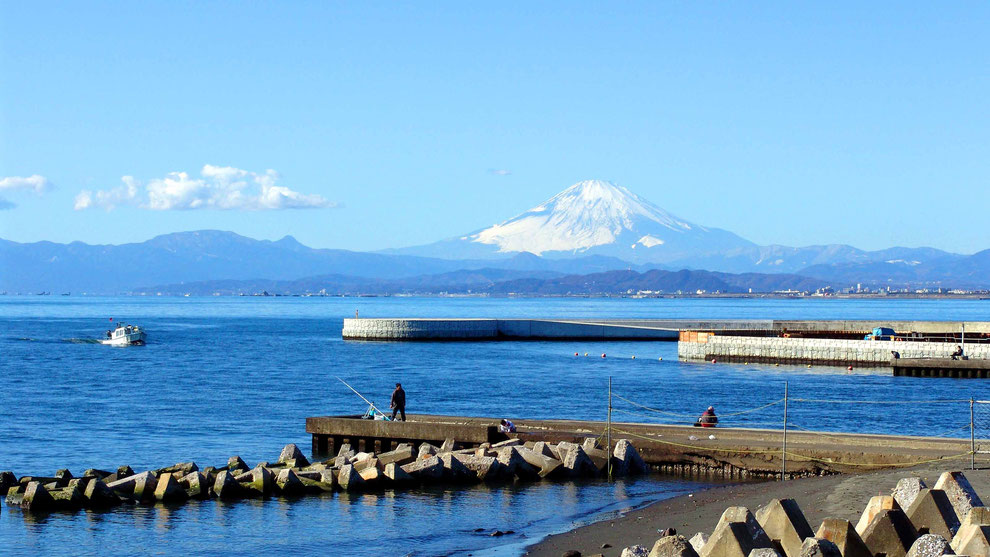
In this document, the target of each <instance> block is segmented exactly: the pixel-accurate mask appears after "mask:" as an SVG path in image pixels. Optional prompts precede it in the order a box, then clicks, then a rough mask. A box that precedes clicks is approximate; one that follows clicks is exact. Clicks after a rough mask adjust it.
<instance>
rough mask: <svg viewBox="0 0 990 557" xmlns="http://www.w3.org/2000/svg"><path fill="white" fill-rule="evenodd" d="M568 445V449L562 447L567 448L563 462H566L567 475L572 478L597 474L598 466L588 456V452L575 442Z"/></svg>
mask: <svg viewBox="0 0 990 557" xmlns="http://www.w3.org/2000/svg"><path fill="white" fill-rule="evenodd" d="M561 445H563V443H561ZM568 445H569V446H568V447H567V448H566V449H561V451H565V450H566V452H565V453H564V455H563V456H564V458H563V459H562V460H561V462H563V463H564V470H566V471H567V475H569V476H570V477H572V478H579V477H583V476H594V475H597V474H598V468H596V467H595V463H594V462H593V461H592V460H591V457H589V456H588V453H586V452H584V449H582V448H581V445H576V444H574V443H569V444H568Z"/></svg>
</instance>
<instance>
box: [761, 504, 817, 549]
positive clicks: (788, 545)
mask: <svg viewBox="0 0 990 557" xmlns="http://www.w3.org/2000/svg"><path fill="white" fill-rule="evenodd" d="M756 520H757V522H759V523H760V526H762V527H763V530H764V531H765V532H766V535H767V536H769V537H770V539H771V540H772V541H773V542H774V543H775V544H777V545H778V546H779V547H780V548H781V549H783V550H784V553H785V554H786V555H787V557H799V556H800V555H801V546H802V544H803V543H804V540H805V538H811V537H814V535H815V533H814V531H813V530H812V529H811V525H809V524H808V520H807V519H806V518H805V517H804V513H803V512H801V507H799V506H798V504H797V501H795V500H794V499H773V500H771V501H770V503H768V504H767V505H766V506H765V507H763V508H761V509H759V510H757V511H756Z"/></svg>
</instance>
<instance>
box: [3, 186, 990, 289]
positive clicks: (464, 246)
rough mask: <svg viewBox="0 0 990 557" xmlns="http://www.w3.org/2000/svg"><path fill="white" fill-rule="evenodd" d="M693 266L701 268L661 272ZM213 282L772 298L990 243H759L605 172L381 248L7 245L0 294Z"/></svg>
mask: <svg viewBox="0 0 990 557" xmlns="http://www.w3.org/2000/svg"><path fill="white" fill-rule="evenodd" d="M685 269H687V270H695V271H683V272H681V273H677V272H675V273H661V272H659V271H682V270H685ZM613 271H623V272H625V274H622V273H619V274H615V273H612V272H613ZM700 271H709V272H708V273H704V272H700ZM630 273H631V274H630ZM583 275H587V276H584V277H582V276H583ZM305 277H308V278H305ZM602 281H604V282H602ZM199 283H201V284H199ZM207 283H209V285H210V288H219V287H221V286H222V285H224V284H226V286H225V287H223V288H228V287H229V288H230V289H231V291H234V290H235V289H240V290H238V291H244V290H243V289H244V288H248V287H249V286H251V285H254V286H262V285H265V284H267V285H269V286H272V288H270V289H269V288H264V287H262V288H260V290H266V289H268V290H278V289H279V288H284V287H286V285H294V287H298V288H307V289H308V288H310V287H312V286H315V285H316V284H319V283H322V284H324V285H330V286H331V287H332V289H336V290H337V291H339V292H369V288H370V287H371V285H375V287H374V288H370V290H377V292H378V293H380V292H386V291H393V292H439V291H444V290H450V291H466V290H472V291H480V290H484V291H486V292H491V293H501V292H510V291H512V292H516V291H519V290H520V289H522V290H527V291H528V292H530V293H548V294H549V293H553V294H559V293H565V292H571V293H590V292H591V291H593V290H594V289H595V288H599V287H600V286H599V285H600V284H607V285H609V286H608V287H609V288H612V289H613V290H610V291H611V292H625V291H626V290H630V289H631V290H664V291H667V292H672V291H677V290H682V291H694V290H698V289H703V290H708V291H714V290H719V291H722V292H735V291H748V289H749V288H753V290H754V292H767V291H773V290H781V289H788V288H793V289H802V290H803V289H812V287H813V286H814V287H817V286H815V285H824V284H830V285H832V286H834V287H837V288H840V287H844V286H848V285H853V284H856V283H863V284H867V285H889V286H896V287H900V286H913V287H914V286H918V287H920V286H943V287H960V288H985V287H988V286H990V250H988V251H984V252H980V253H977V254H975V255H971V256H964V255H958V254H953V253H948V252H944V251H941V250H937V249H933V248H890V249H886V250H879V251H863V250H860V249H857V248H854V247H851V246H846V245H822V246H807V247H799V248H794V247H787V246H777V245H773V246H758V245H755V244H753V243H752V242H750V241H748V240H745V239H743V238H741V237H739V236H737V235H735V234H733V233H731V232H727V231H725V230H721V229H718V228H711V227H705V226H701V225H698V224H694V223H691V222H688V221H686V220H684V219H682V218H680V217H676V216H674V215H672V214H670V213H668V212H666V211H664V210H663V209H661V208H660V207H658V206H656V205H654V204H652V203H650V202H649V201H646V200H644V199H642V198H640V197H639V196H637V195H635V194H633V193H632V192H630V191H629V190H627V189H625V188H623V187H619V186H616V185H614V184H611V183H609V182H602V181H596V180H589V181H585V182H580V183H577V184H575V185H573V186H571V187H570V188H567V189H566V190H564V191H563V192H561V193H559V194H558V195H556V196H554V197H553V198H551V199H549V200H547V201H546V202H544V203H543V204H541V205H539V206H537V207H535V208H533V209H531V210H529V211H527V212H525V213H523V214H522V215H519V216H517V217H514V218H512V219H509V220H507V221H505V222H503V223H502V224H499V225H496V226H492V227H489V228H486V229H481V230H477V231H475V232H472V233H469V234H465V235H463V236H459V237H457V238H452V239H448V240H444V241H440V242H437V243H434V244H429V245H425V246H417V247H410V248H401V249H393V250H386V251H383V252H378V253H367V252H355V251H348V250H339V249H314V248H310V247H307V246H304V245H302V244H300V243H299V242H297V241H296V240H295V239H294V238H292V237H291V236H286V237H285V238H282V239H281V240H278V241H268V240H254V239H251V238H246V237H244V236H240V235H238V234H235V233H232V232H223V231H216V230H201V231H195V232H179V233H174V234H166V235H163V236H158V237H155V238H152V239H151V240H148V241H146V242H141V243H133V244H123V245H88V244H84V243H81V242H73V243H70V244H56V243H52V242H37V243H30V244H23V243H17V242H12V241H8V240H0V291H7V292H11V293H31V292H42V291H45V292H76V293H80V292H87V293H125V292H132V291H136V290H142V291H149V290H152V289H157V288H160V287H161V286H163V285H164V286H166V287H167V289H169V290H171V289H173V287H175V285H182V286H184V287H185V288H191V287H192V286H193V284H199V285H198V286H197V288H199V287H202V288H206V287H207ZM678 284H680V286H677V285H678ZM169 285H171V286H169ZM798 285H803V286H800V287H799V286H798ZM235 287H236V288H235ZM223 288H221V290H222V289H223ZM252 288H253V286H252ZM321 288H322V287H321ZM319 290H320V288H316V289H315V290H312V291H314V292H315V291H319ZM328 290H330V289H328ZM204 291H205V290H204ZM303 291H308V290H303ZM211 292H212V291H211ZM603 292H604V291H603Z"/></svg>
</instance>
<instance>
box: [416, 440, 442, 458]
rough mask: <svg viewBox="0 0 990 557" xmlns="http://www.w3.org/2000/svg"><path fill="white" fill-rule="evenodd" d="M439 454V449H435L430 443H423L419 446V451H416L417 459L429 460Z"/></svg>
mask: <svg viewBox="0 0 990 557" xmlns="http://www.w3.org/2000/svg"><path fill="white" fill-rule="evenodd" d="M437 454H440V448H439V447H435V446H433V445H431V444H429V443H423V444H422V445H420V446H419V450H418V451H416V458H429V457H431V456H434V455H437Z"/></svg>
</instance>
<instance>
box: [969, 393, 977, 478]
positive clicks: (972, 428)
mask: <svg viewBox="0 0 990 557" xmlns="http://www.w3.org/2000/svg"><path fill="white" fill-rule="evenodd" d="M974 404H975V403H974V402H973V399H972V398H970V399H969V469H970V470H976V420H974V419H973V417H974V414H973V406H974Z"/></svg>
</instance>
